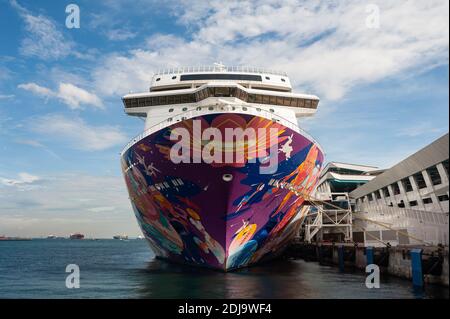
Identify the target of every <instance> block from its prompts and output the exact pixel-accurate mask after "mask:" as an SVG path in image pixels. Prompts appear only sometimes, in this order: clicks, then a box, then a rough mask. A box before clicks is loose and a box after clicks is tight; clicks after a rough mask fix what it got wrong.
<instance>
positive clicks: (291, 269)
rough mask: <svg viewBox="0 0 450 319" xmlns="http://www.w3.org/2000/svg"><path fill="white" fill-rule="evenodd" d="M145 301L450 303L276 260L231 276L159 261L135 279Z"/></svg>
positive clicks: (387, 283) (437, 292)
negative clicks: (414, 300) (376, 300)
mask: <svg viewBox="0 0 450 319" xmlns="http://www.w3.org/2000/svg"><path fill="white" fill-rule="evenodd" d="M135 278H136V280H139V282H140V283H141V285H140V286H139V287H138V289H137V292H138V294H137V297H139V298H240V299H241V298H242V299H251V298H274V299H315V298H318V299H340V298H343V299H346V298H349V299H359V298H363V299H366V298H367V299H372V298H382V299H395V298H399V299H409V298H448V297H449V293H448V291H446V290H445V288H443V287H437V286H432V287H428V288H427V290H426V291H418V290H414V289H413V287H412V285H411V283H410V282H409V281H405V280H402V279H399V278H395V277H389V278H385V279H384V280H383V279H382V280H381V288H380V289H368V288H366V286H365V275H364V274H363V273H361V272H354V273H345V274H342V273H340V272H339V270H338V269H337V268H335V267H329V266H320V265H319V264H318V263H315V262H305V261H303V260H280V259H278V260H275V261H272V262H268V263H266V264H262V265H257V266H253V267H250V268H246V269H240V270H237V271H234V272H230V273H221V272H217V271H215V270H208V269H201V268H190V267H186V266H183V265H176V264H173V263H167V262H165V261H163V260H159V259H154V260H152V261H151V262H150V263H149V264H148V268H147V269H145V270H142V271H138V272H137V273H136V274H135Z"/></svg>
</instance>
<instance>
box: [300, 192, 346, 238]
mask: <svg viewBox="0 0 450 319" xmlns="http://www.w3.org/2000/svg"><path fill="white" fill-rule="evenodd" d="M309 202H310V204H311V205H310V212H309V213H308V215H307V216H306V218H305V241H307V242H309V243H311V241H312V239H313V238H314V237H315V236H316V237H317V238H319V239H322V238H323V231H324V229H325V228H334V229H336V230H337V231H339V232H341V233H343V234H344V241H345V242H352V241H353V222H352V220H353V217H352V208H351V203H350V198H349V196H348V193H331V196H330V198H329V199H328V200H318V199H313V198H311V197H310V198H309Z"/></svg>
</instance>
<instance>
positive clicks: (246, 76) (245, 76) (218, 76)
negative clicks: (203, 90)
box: [180, 73, 262, 82]
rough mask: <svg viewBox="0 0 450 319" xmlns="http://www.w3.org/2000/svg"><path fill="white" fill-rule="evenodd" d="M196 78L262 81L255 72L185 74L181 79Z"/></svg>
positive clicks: (192, 79) (194, 79) (191, 79)
mask: <svg viewBox="0 0 450 319" xmlns="http://www.w3.org/2000/svg"><path fill="white" fill-rule="evenodd" d="M196 80H244V81H259V82H261V81H262V78H261V76H260V75H253V74H220V73H219V74H217V73H210V74H183V75H181V76H180V81H196Z"/></svg>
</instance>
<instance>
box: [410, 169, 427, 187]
mask: <svg viewBox="0 0 450 319" xmlns="http://www.w3.org/2000/svg"><path fill="white" fill-rule="evenodd" d="M413 177H414V180H415V182H416V184H417V187H419V189H421V188H425V187H427V183H425V179H424V178H423V175H422V172H418V173H416V174H414V175H413Z"/></svg>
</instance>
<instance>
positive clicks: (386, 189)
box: [382, 187, 390, 197]
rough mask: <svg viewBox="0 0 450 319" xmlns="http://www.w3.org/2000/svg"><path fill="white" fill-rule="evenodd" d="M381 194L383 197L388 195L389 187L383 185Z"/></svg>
mask: <svg viewBox="0 0 450 319" xmlns="http://www.w3.org/2000/svg"><path fill="white" fill-rule="evenodd" d="M382 190H383V195H384V197H389V196H390V195H389V189H388V188H387V187H383V189H382Z"/></svg>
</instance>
